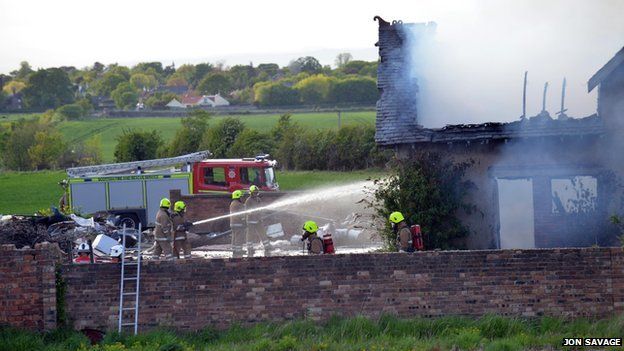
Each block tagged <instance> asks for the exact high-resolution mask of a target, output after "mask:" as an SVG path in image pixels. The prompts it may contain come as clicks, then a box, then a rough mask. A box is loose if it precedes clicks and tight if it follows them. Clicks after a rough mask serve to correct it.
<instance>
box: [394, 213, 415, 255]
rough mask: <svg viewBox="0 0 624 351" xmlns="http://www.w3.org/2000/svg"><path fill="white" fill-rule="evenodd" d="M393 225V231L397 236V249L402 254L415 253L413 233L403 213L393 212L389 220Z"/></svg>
mask: <svg viewBox="0 0 624 351" xmlns="http://www.w3.org/2000/svg"><path fill="white" fill-rule="evenodd" d="M388 219H389V220H390V222H391V223H392V230H393V231H394V233H395V234H396V243H397V248H398V249H399V251H400V252H414V246H413V243H412V233H411V232H410V229H409V227H408V225H407V222H406V221H405V217H403V214H402V213H401V212H398V211H396V212H392V213H391V214H390V217H389V218H388Z"/></svg>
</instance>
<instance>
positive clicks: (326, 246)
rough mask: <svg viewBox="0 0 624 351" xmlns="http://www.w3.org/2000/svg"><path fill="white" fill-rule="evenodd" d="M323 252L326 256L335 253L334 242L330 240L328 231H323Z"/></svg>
mask: <svg viewBox="0 0 624 351" xmlns="http://www.w3.org/2000/svg"><path fill="white" fill-rule="evenodd" d="M323 251H324V253H326V254H333V253H336V251H335V250H334V241H333V240H332V236H331V233H330V232H329V231H325V233H323Z"/></svg>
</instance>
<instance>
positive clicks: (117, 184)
mask: <svg viewBox="0 0 624 351" xmlns="http://www.w3.org/2000/svg"><path fill="white" fill-rule="evenodd" d="M209 156H210V153H209V152H208V151H202V152H196V153H193V154H188V155H184V156H178V157H172V158H163V159H156V160H145V161H136V162H124V163H115V164H106V165H99V166H85V167H75V168H69V169H67V176H68V179H67V181H66V183H65V184H66V185H67V188H66V189H67V190H66V198H67V200H68V201H67V202H68V206H69V208H70V209H72V210H73V211H75V212H77V213H80V214H83V215H87V214H92V213H95V212H108V213H112V214H116V215H119V217H120V219H121V222H122V223H123V224H126V226H127V227H136V226H138V223H142V224H143V226H151V225H153V223H154V219H155V216H156V212H157V210H158V206H159V203H160V199H162V198H163V197H169V191H170V190H172V189H179V190H180V191H181V192H182V194H185V195H187V194H201V193H227V192H232V191H234V190H239V189H249V187H250V186H251V185H256V186H257V187H259V188H260V189H261V190H264V191H278V190H279V186H278V184H277V182H276V180H275V171H274V166H275V165H276V161H274V160H270V159H269V155H261V156H256V157H254V158H242V159H209V158H208V157H209Z"/></svg>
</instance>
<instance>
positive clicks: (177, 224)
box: [171, 212, 187, 240]
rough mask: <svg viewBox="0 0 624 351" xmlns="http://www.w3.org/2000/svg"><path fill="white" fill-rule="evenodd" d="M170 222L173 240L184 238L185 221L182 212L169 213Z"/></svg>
mask: <svg viewBox="0 0 624 351" xmlns="http://www.w3.org/2000/svg"><path fill="white" fill-rule="evenodd" d="M171 222H172V223H173V231H174V232H175V240H184V239H186V229H187V226H186V221H185V220H184V213H181V212H173V214H172V215H171Z"/></svg>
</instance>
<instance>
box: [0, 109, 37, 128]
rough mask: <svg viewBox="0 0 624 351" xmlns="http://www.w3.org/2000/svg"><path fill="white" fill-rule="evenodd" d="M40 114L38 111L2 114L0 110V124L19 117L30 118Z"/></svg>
mask: <svg viewBox="0 0 624 351" xmlns="http://www.w3.org/2000/svg"><path fill="white" fill-rule="evenodd" d="M40 115H41V114H40V113H10V114H9V113H6V114H3V113H1V112H0V125H2V124H4V123H7V124H8V123H9V122H13V121H17V120H18V119H20V118H24V119H32V118H38V117H39V116H40Z"/></svg>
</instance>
